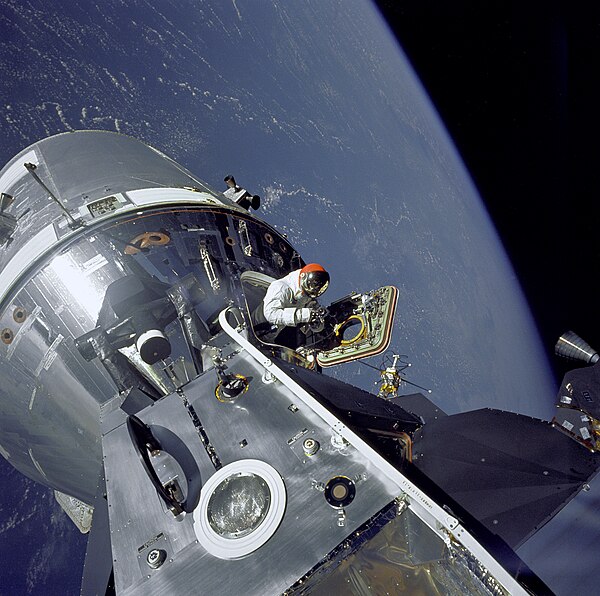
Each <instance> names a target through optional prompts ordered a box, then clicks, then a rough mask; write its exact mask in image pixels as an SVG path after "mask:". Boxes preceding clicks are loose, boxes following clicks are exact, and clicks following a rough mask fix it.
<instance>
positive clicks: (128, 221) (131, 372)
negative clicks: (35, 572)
mask: <svg viewBox="0 0 600 596" xmlns="http://www.w3.org/2000/svg"><path fill="white" fill-rule="evenodd" d="M267 234H268V235H270V237H276V238H277V243H276V244H275V245H272V244H270V243H269V242H268V241H267V240H266V239H265V236H266V235H267ZM248 246H251V248H252V250H245V249H247V247H248ZM300 264H301V262H300V259H299V257H298V255H297V253H296V252H295V251H294V250H293V248H292V247H291V246H290V245H289V244H288V243H287V242H286V240H285V239H284V238H283V237H281V236H279V235H278V234H277V233H276V232H275V231H274V230H272V229H271V228H270V227H269V226H268V225H266V224H263V223H261V222H259V221H256V220H254V219H253V218H252V217H250V216H245V215H244V214H239V213H235V212H232V211H228V210H227V209H222V208H219V207H214V208H213V207H194V206H189V205H177V206H173V207H170V208H169V209H165V208H164V207H149V208H145V209H140V210H139V211H137V212H133V213H131V212H130V213H128V214H123V215H120V216H116V217H113V218H111V219H108V220H104V221H103V222H100V223H98V224H97V225H93V224H92V225H89V226H85V227H81V228H79V229H78V233H77V235H76V236H75V237H74V238H72V239H70V240H69V241H68V243H66V244H64V245H62V246H61V247H60V250H58V249H57V250H56V251H55V252H54V253H52V254H49V255H47V256H46V257H44V259H40V261H38V262H37V263H35V267H34V270H33V271H30V272H29V273H28V275H27V278H26V279H24V280H23V284H22V286H21V287H20V288H17V289H16V290H15V292H14V295H13V296H12V297H9V298H7V300H6V301H5V303H4V305H3V310H2V311H1V312H0V339H1V340H2V341H0V374H1V375H2V377H3V378H5V379H12V380H13V381H14V382H13V383H12V384H6V385H5V386H3V387H0V418H2V419H3V421H4V422H5V424H3V425H2V427H0V450H1V453H2V454H3V455H4V456H5V457H7V458H8V460H9V462H10V463H11V464H12V465H13V466H14V467H16V468H17V469H19V470H20V471H21V472H23V473H25V474H27V475H28V476H29V477H31V478H34V479H35V480H37V481H39V482H42V483H44V484H49V485H51V486H53V487H54V488H57V489H59V490H61V491H62V492H65V493H67V494H69V495H72V496H75V497H77V498H79V499H80V500H82V501H84V502H88V503H89V502H91V500H92V498H93V496H94V495H95V491H96V486H97V478H98V474H99V472H100V462H101V457H100V442H99V437H100V424H99V420H100V417H101V410H102V408H103V406H104V404H106V403H107V402H109V401H111V400H112V399H113V398H117V397H118V396H120V395H124V393H125V392H126V391H127V390H128V389H129V388H130V387H140V388H142V389H143V391H144V392H146V393H147V394H149V395H151V396H153V398H154V399H157V398H160V397H162V396H164V395H167V394H169V393H171V392H172V391H174V390H175V389H176V388H177V387H179V386H181V385H182V384H184V383H185V382H186V381H187V380H189V378H193V377H194V376H195V373H194V371H195V370H197V369H198V368H199V364H198V361H199V357H198V346H201V345H202V344H204V343H205V342H206V341H207V340H208V338H210V337H211V336H212V335H214V334H216V333H218V332H220V327H219V325H218V322H217V317H218V313H219V312H220V311H221V310H222V309H223V308H224V307H225V305H227V304H228V303H230V302H231V301H233V302H234V303H237V304H240V305H243V295H242V290H241V286H240V285H239V282H238V277H237V275H238V273H239V272H241V271H244V270H246V269H249V270H254V271H260V272H264V273H265V274H267V275H270V276H272V277H281V276H282V275H285V274H286V273H288V272H289V271H290V270H291V269H293V268H295V267H298V266H300ZM156 330H157V331H156ZM148 332H151V333H154V334H157V333H158V332H160V333H162V334H163V335H164V338H165V343H166V344H168V345H167V347H168V349H165V350H162V351H161V353H160V354H159V355H158V356H157V357H156V358H146V361H145V360H144V358H142V356H141V355H140V351H139V345H141V344H140V342H138V339H140V338H141V339H142V340H143V339H144V338H145V337H147V334H148ZM144 334H146V335H144ZM165 354H168V356H166V357H165V358H163V359H161V358H160V356H163V355H165ZM182 371H185V374H184V372H182ZM176 374H177V375H178V376H177V377H176ZM8 429H10V432H8Z"/></svg>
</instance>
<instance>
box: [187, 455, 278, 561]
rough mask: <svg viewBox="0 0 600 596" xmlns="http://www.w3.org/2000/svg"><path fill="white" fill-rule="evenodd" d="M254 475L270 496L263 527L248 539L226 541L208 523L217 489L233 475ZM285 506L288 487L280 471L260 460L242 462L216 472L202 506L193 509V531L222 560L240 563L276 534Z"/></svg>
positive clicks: (204, 493) (239, 461)
mask: <svg viewBox="0 0 600 596" xmlns="http://www.w3.org/2000/svg"><path fill="white" fill-rule="evenodd" d="M240 472H242V473H245V474H255V475H256V476H259V477H260V478H262V479H263V480H264V481H265V482H266V484H267V486H268V487H269V490H270V492H271V504H270V507H269V510H268V511H267V514H266V516H265V519H264V520H263V521H262V523H261V524H260V525H259V526H258V527H257V528H256V530H254V531H253V532H251V533H250V534H248V535H247V536H242V537H241V538H224V537H223V536H220V535H219V534H217V533H216V532H215V531H214V530H213V529H212V527H211V525H210V524H209V522H208V503H209V500H210V498H211V496H212V494H213V492H214V491H215V490H216V488H217V487H218V486H219V485H220V484H221V483H222V482H223V481H224V480H225V479H226V478H228V477H229V476H232V475H233V474H239V473H240ZM285 505H286V492H285V484H284V483H283V480H282V478H281V476H280V475H279V473H278V472H277V470H276V469H275V468H274V467H273V466H270V465H269V464H267V463H266V462H264V461H260V460H258V459H240V460H238V461H235V462H232V463H230V464H227V465H226V466H224V467H223V468H221V469H220V470H218V471H217V472H215V473H214V474H213V475H212V476H211V477H210V478H209V479H208V481H207V482H206V484H205V485H204V486H203V487H202V492H201V494H200V503H198V506H197V507H196V509H194V513H193V516H194V531H195V533H196V538H198V542H200V544H201V545H202V546H203V547H204V548H205V549H206V550H207V551H208V552H209V553H210V554H211V555H214V556H215V557H219V558H220V559H239V558H240V557H244V556H245V555H248V554H250V553H251V552H254V551H255V550H257V549H258V548H260V547H261V546H262V545H263V544H265V542H267V540H269V538H271V536H273V534H275V532H276V531H277V528H278V527H279V524H280V523H281V520H282V519H283V514H284V513H285Z"/></svg>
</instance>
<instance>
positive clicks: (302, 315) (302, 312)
mask: <svg viewBox="0 0 600 596" xmlns="http://www.w3.org/2000/svg"><path fill="white" fill-rule="evenodd" d="M312 313H313V309H312V308H297V309H296V314H295V315H294V318H295V319H296V323H297V324H299V323H309V322H310V320H311V319H312V317H313V314H312Z"/></svg>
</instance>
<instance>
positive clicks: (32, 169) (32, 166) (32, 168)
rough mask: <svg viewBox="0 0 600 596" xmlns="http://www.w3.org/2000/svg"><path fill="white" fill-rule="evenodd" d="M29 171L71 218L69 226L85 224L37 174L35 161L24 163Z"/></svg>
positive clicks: (69, 218)
mask: <svg viewBox="0 0 600 596" xmlns="http://www.w3.org/2000/svg"><path fill="white" fill-rule="evenodd" d="M23 165H24V166H25V168H26V169H27V171H28V172H29V173H30V174H31V175H32V176H33V178H34V180H35V181H36V182H37V183H38V184H39V185H40V186H41V187H42V188H43V189H44V190H45V191H46V192H47V193H48V195H49V196H50V198H51V199H52V200H53V201H54V202H55V203H56V204H57V205H58V206H59V207H60V208H61V210H62V212H63V213H64V214H65V215H66V216H67V219H68V220H69V226H70V227H71V228H77V227H79V226H82V225H83V222H81V221H78V220H76V219H75V218H74V217H73V216H72V215H71V213H69V211H68V210H67V209H66V208H65V206H64V205H63V204H62V203H61V202H60V201H59V199H58V198H57V197H56V196H55V195H54V193H53V192H52V191H51V190H50V189H49V188H48V187H47V186H46V185H45V184H44V182H43V181H42V179H41V178H40V177H39V176H38V175H37V173H36V172H35V170H36V169H37V166H36V165H35V164H34V163H26V164H23Z"/></svg>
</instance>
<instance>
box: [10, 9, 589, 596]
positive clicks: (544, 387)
mask: <svg viewBox="0 0 600 596" xmlns="http://www.w3.org/2000/svg"><path fill="white" fill-rule="evenodd" d="M0 23H2V31H3V38H4V41H5V43H4V45H3V50H2V53H1V55H0V73H1V78H0V110H1V114H2V117H1V118H0V137H1V138H2V139H3V143H2V144H1V145H0V164H4V163H6V162H7V161H8V160H9V159H10V158H11V157H12V156H13V155H15V154H16V153H18V152H19V151H21V150H22V149H23V148H25V147H26V146H28V145H29V144H30V143H33V142H34V141H36V140H39V139H41V138H44V137H47V136H50V135H53V134H56V133H60V132H64V131H69V130H79V129H105V130H114V131H118V132H122V133H124V134H127V135H131V136H134V137H137V138H139V139H141V140H143V141H145V142H147V143H149V144H151V145H153V146H154V147H156V148H158V149H160V150H161V151H163V152H164V153H166V154H168V155H169V156H171V157H173V158H174V159H175V160H176V161H178V162H180V163H181V164H183V165H184V166H186V167H187V168H188V169H190V170H191V171H192V172H194V173H195V174H196V175H198V176H199V177H200V178H201V179H203V180H205V181H206V182H208V183H209V184H211V185H212V186H213V187H215V188H217V189H223V188H224V184H223V177H224V176H225V175H226V174H229V173H231V174H234V175H235V177H236V179H237V181H238V182H239V183H240V184H242V185H243V186H244V187H246V188H248V189H249V190H250V191H251V192H252V193H257V194H259V195H261V197H262V207H261V209H260V211H259V212H258V215H259V217H262V218H263V219H265V220H266V221H268V222H269V223H271V224H273V225H275V226H276V227H277V228H278V229H279V230H281V231H283V232H284V233H286V234H287V236H288V238H289V239H290V241H291V242H292V244H293V245H294V246H295V247H296V248H297V249H298V251H299V252H300V253H301V254H302V256H303V258H304V259H305V260H306V261H307V262H310V261H316V262H319V263H321V264H323V265H324V266H325V267H326V268H327V269H328V270H329V271H330V272H331V274H332V283H331V286H330V289H329V290H328V293H327V295H326V296H325V297H324V298H329V299H331V300H334V299H336V298H339V297H341V296H343V295H345V294H347V293H349V292H351V291H354V290H361V291H364V290H369V289H374V288H377V287H379V286H382V285H387V284H393V285H396V286H397V287H398V289H399V292H400V293H399V302H398V310H397V317H396V323H395V327H394V333H393V339H392V347H393V350H394V351H395V352H397V353H401V354H404V355H405V358H406V359H407V360H408V361H410V362H411V363H412V367H411V369H410V375H409V379H410V380H411V381H412V382H414V383H417V384H419V385H422V386H424V387H427V388H430V389H431V390H432V393H431V396H430V397H431V399H432V400H433V401H435V402H436V403H437V404H438V405H439V406H440V407H441V408H442V409H443V410H445V411H446V412H447V413H455V412H460V411H465V410H471V409H476V408H480V407H495V408H500V409H505V410H511V411H514V412H520V413H523V414H528V415H530V416H534V417H537V418H541V419H545V420H548V419H550V418H551V417H552V413H553V409H554V400H555V392H556V386H555V383H554V380H553V378H552V375H551V371H550V367H549V364H548V362H547V360H546V356H545V354H544V352H543V350H542V348H541V345H540V340H539V337H538V335H537V332H536V329H535V325H534V323H533V320H532V317H531V314H530V312H529V309H528V306H527V303H526V302H525V300H524V297H523V294H522V292H521V289H520V287H519V283H518V281H517V279H516V276H515V274H514V272H513V270H512V268H511V264H510V262H509V261H508V259H507V257H506V254H505V252H504V250H503V247H502V244H501V242H500V240H499V238H498V236H497V233H496V231H495V229H494V226H493V224H492V222H491V221H490V218H489V216H488V214H487V212H486V210H485V208H484V206H483V204H482V201H481V198H480V197H479V196H478V194H477V191H476V189H475V187H474V185H473V183H472V181H471V179H470V177H469V174H468V172H467V171H466V169H465V167H464V165H463V163H462V162H461V159H460V156H459V155H458V154H457V151H456V149H455V147H454V146H453V144H452V142H451V140H450V138H449V137H448V135H447V133H446V132H445V130H444V126H443V123H442V122H441V121H440V119H439V117H438V116H437V114H436V112H435V109H434V108H433V106H432V105H431V103H430V101H429V99H428V97H427V95H426V93H425V92H424V90H423V88H422V87H421V85H420V83H419V81H418V78H417V76H416V74H415V73H414V72H413V71H412V69H411V67H410V65H409V63H408V61H407V59H406V58H405V56H404V54H403V52H402V50H401V48H400V47H399V46H398V44H397V43H396V41H395V39H394V37H393V36H392V35H391V33H390V31H389V30H388V28H387V26H386V24H385V22H384V21H383V20H382V19H381V17H380V16H379V13H378V11H377V8H376V7H375V6H374V5H371V4H369V3H368V2H364V1H359V0H348V1H342V0H330V1H328V2H321V1H320V0H311V1H305V2H302V3H299V2H298V3H289V2H283V1H277V0H274V1H273V2H268V3H267V2H261V3H258V2H246V1H243V0H232V1H231V2H229V3H227V2H214V1H212V2H211V1H209V0H206V1H201V0H194V1H192V0H161V1H157V0H148V1H142V0H136V1H132V2H122V1H120V0H106V1H105V2H102V3H101V4H100V3H93V2H69V1H67V0H60V1H57V2H53V3H48V2H44V1H43V0H26V1H17V0H4V1H3V2H2V3H1V5H0ZM323 301H324V302H326V300H323ZM372 364H373V365H377V364H378V362H377V359H376V358H374V359H373V361H372ZM373 373H374V371H372V370H371V369H369V368H367V367H363V366H361V365H359V364H350V365H346V366H345V367H343V368H339V369H334V370H333V371H332V372H331V374H333V375H335V376H337V377H338V378H341V379H343V380H345V381H348V382H350V383H353V384H355V385H358V386H360V387H363V388H365V389H369V390H373V384H374V381H375V380H376V377H375V376H374V374H373ZM411 391H412V389H411V388H410V387H408V388H407V392H411ZM0 477H1V478H2V486H3V488H4V490H3V491H2V495H0V536H1V539H0V554H1V556H2V559H3V566H2V571H1V572H0V594H1V595H9V594H52V593H60V594H76V593H78V591H79V583H80V578H81V573H82V566H83V558H84V553H85V541H86V538H85V537H84V536H82V535H80V534H79V533H78V531H77V530H76V529H75V528H74V526H73V525H72V523H71V522H70V520H68V519H67V517H66V516H65V515H64V514H63V513H62V510H61V509H60V508H59V506H58V505H57V504H56V503H55V501H54V498H53V495H52V493H51V491H49V490H48V489H46V488H45V487H43V486H40V485H37V484H35V483H33V482H32V481H30V480H28V479H27V478H25V477H23V476H21V475H20V474H19V473H17V472H16V471H15V470H13V469H12V468H11V467H10V465H9V464H8V463H7V462H5V461H4V459H1V458H0ZM598 492H600V486H598V483H593V484H592V490H591V491H590V492H589V493H586V494H585V495H582V497H583V499H578V500H576V501H577V502H576V503H575V502H573V503H571V504H570V505H569V506H568V507H567V508H565V510H564V512H563V513H564V515H563V514H561V516H560V517H561V519H558V518H557V520H555V521H553V522H552V523H551V524H549V526H548V527H547V528H546V529H544V530H542V532H539V533H538V534H537V535H536V536H535V537H534V539H532V540H530V541H529V542H528V543H527V544H526V545H525V546H524V547H523V549H522V551H521V552H520V554H521V556H523V557H524V558H525V560H526V562H527V563H528V564H529V565H530V566H531V567H532V568H533V570H534V571H536V572H537V573H538V574H539V575H540V576H541V577H542V579H544V580H545V581H546V582H547V583H548V584H549V585H550V586H551V587H552V589H553V590H555V591H556V592H557V593H567V591H572V590H573V589H574V588H576V590H577V591H578V592H581V593H583V591H584V590H591V589H592V588H591V586H592V585H593V584H592V583H591V582H592V581H593V577H592V576H593V574H592V572H593V571H594V569H595V560H596V559H597V556H598V546H597V544H598V542H597V541H595V542H593V541H592V540H595V538H593V537H590V538H589V541H588V542H586V540H588V538H587V534H585V532H586V531H587V529H586V527H584V526H583V521H582V519H583V517H584V516H585V515H589V511H590V510H593V508H594V507H595V511H597V510H598V501H599V497H597V496H595V495H596V493H598ZM595 519H597V513H595ZM561 520H562V521H561ZM565 520H566V521H565ZM555 522H556V523H555ZM573 524H575V525H573ZM577 524H579V525H577ZM575 535H577V536H579V538H578V539H577V542H576V541H575V538H574V536H575ZM582 536H584V538H582ZM565 545H566V546H565ZM584 553H585V555H586V556H584ZM557 560H560V561H561V563H560V565H558V566H557V563H556V561H557ZM559 567H560V571H559V569H558V568H559ZM567 567H568V568H569V571H566V568H567ZM590 593H591V592H590Z"/></svg>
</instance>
